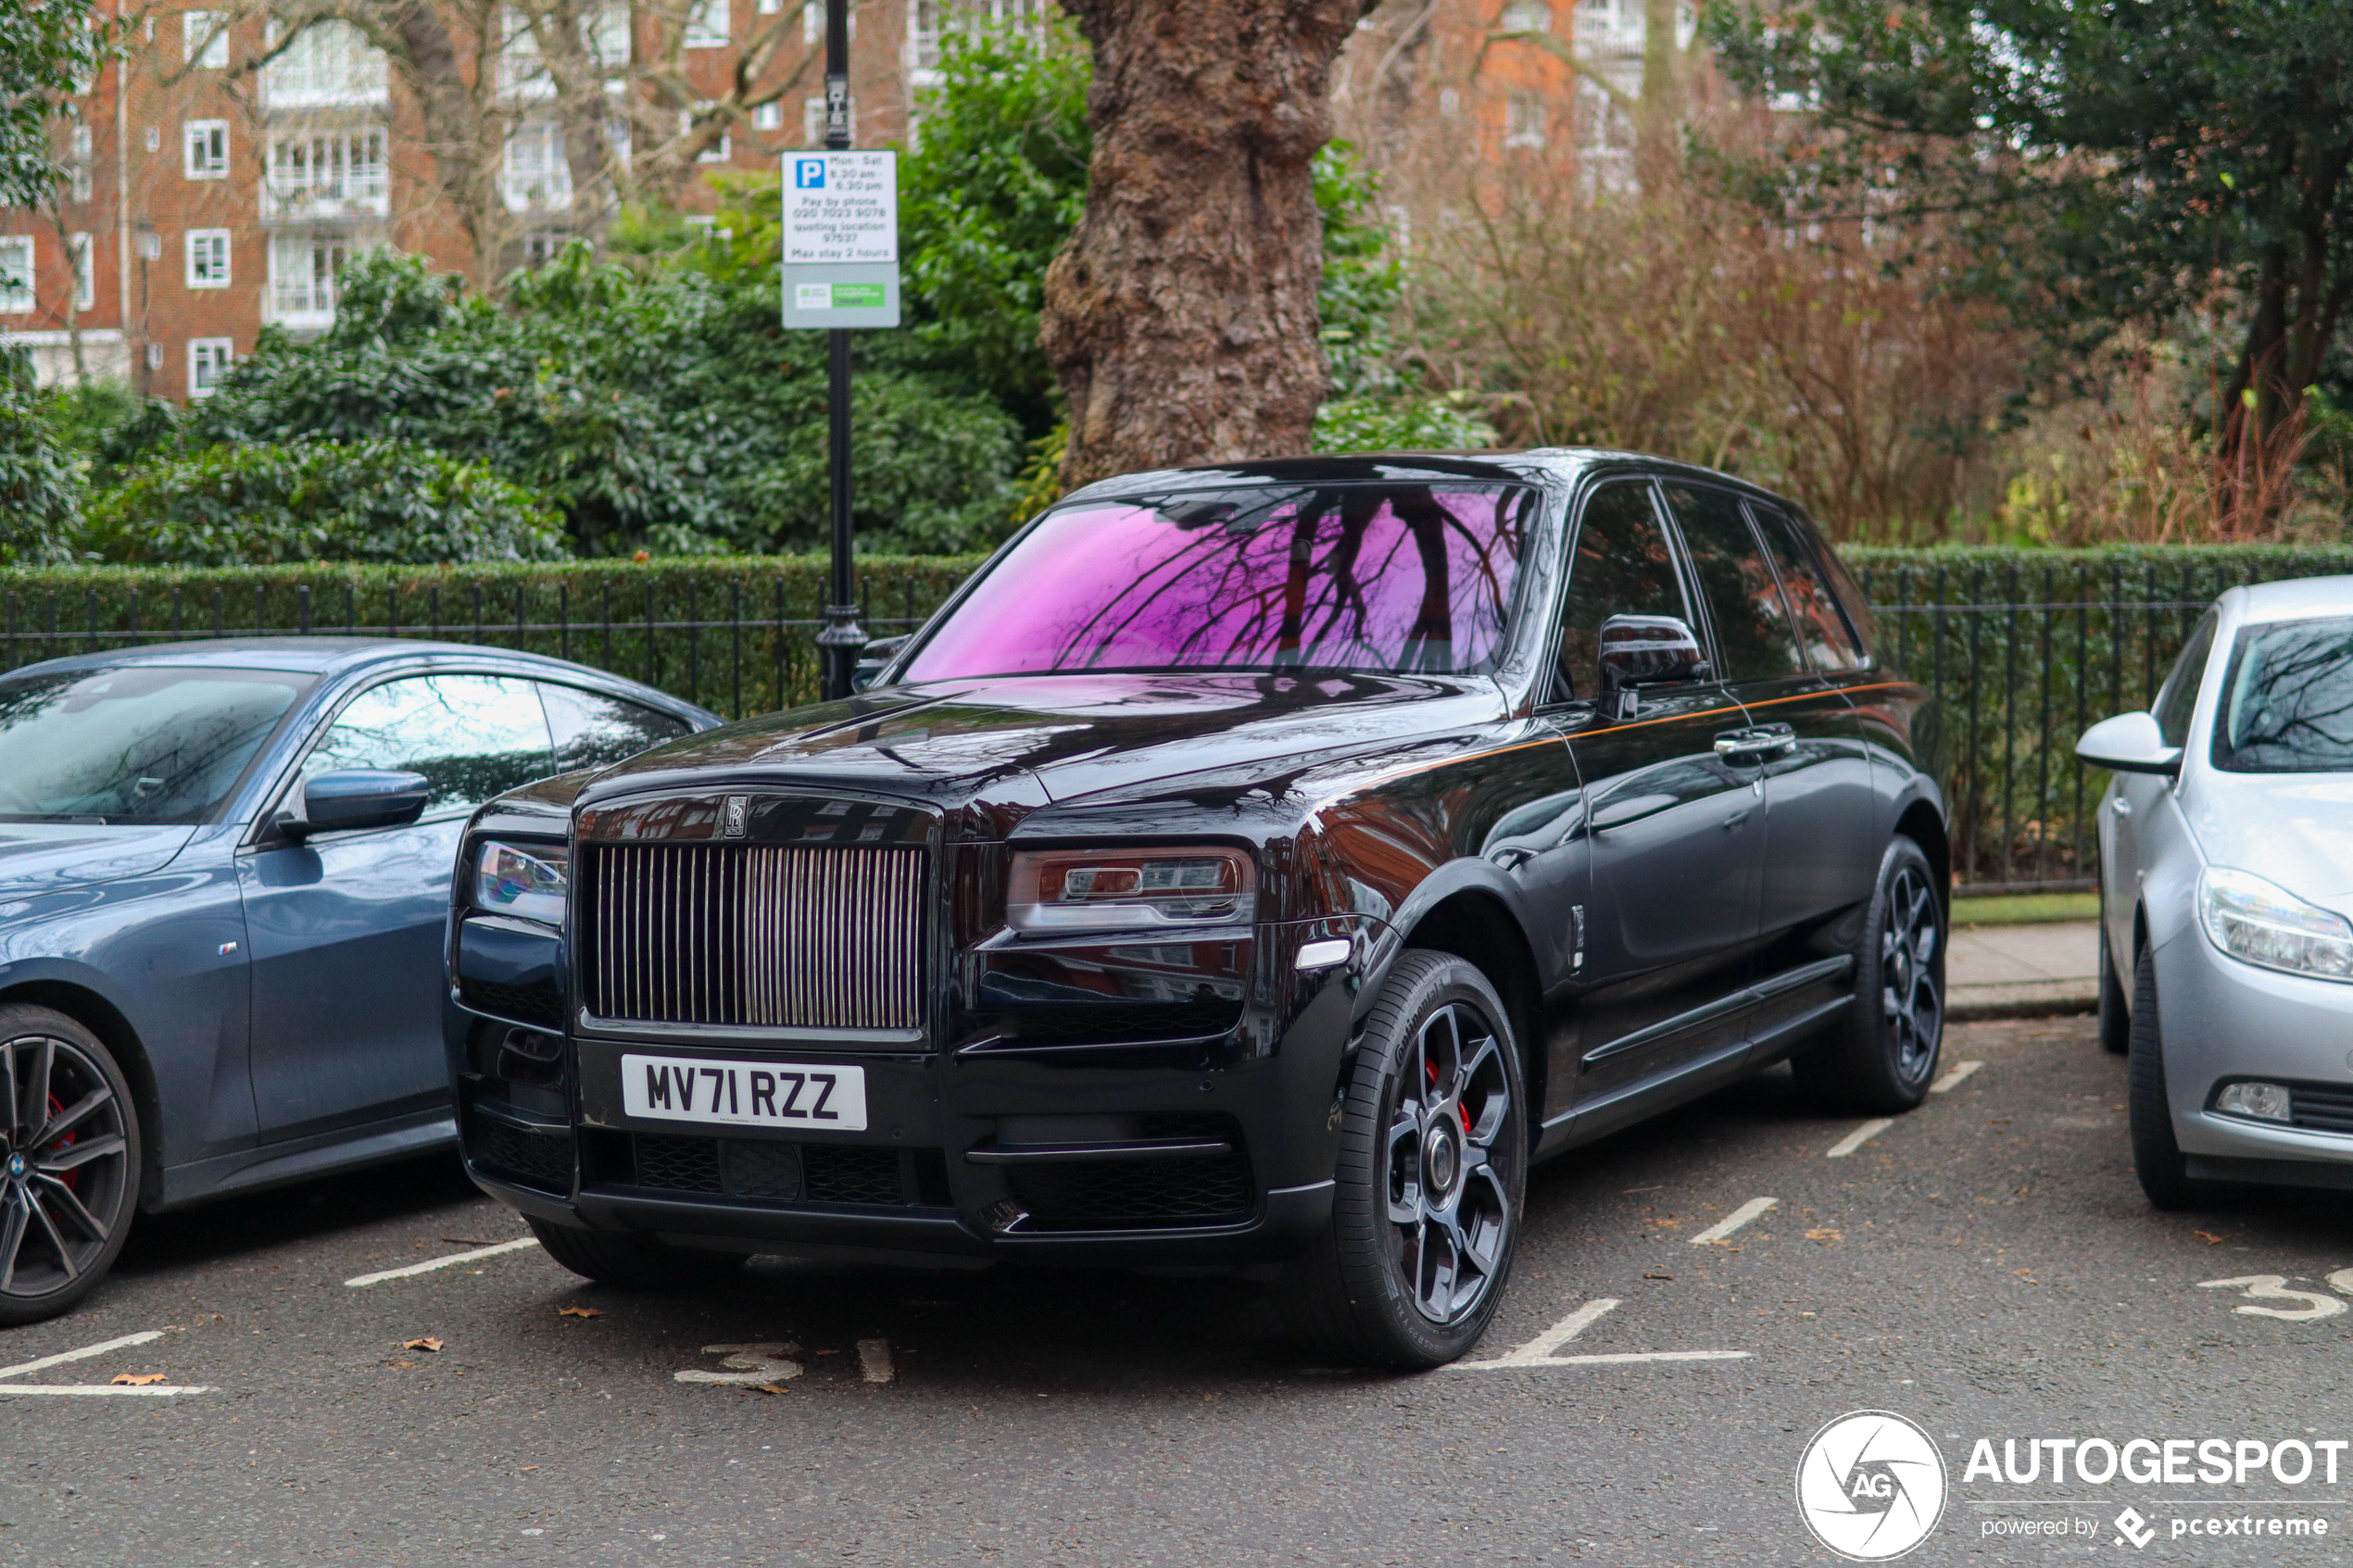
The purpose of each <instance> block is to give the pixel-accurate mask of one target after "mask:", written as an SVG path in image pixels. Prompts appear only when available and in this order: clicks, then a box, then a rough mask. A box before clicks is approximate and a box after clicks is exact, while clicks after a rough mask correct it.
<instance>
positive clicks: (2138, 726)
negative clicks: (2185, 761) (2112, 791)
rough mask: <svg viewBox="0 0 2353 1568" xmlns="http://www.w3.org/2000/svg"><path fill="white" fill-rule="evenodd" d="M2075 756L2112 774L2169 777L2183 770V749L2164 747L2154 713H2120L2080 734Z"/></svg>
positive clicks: (2163, 736) (2162, 736)
mask: <svg viewBox="0 0 2353 1568" xmlns="http://www.w3.org/2000/svg"><path fill="white" fill-rule="evenodd" d="M2075 755H2076V756H2078V757H2080V758H2082V759H2083V760H2084V761H2086V762H2089V763H2090V764H2091V765H2092V766H2093V767H2095V768H2106V769H2107V770H2108V771H2109V772H2111V773H2163V774H2164V775H2166V776H2167V777H2168V778H2171V777H2173V776H2174V775H2176V774H2178V773H2180V772H2181V771H2182V748H2181V747H2180V746H2168V745H2166V744H2165V734H2164V732H2162V731H2160V730H2159V729H2158V727H2157V716H2156V715H2155V714H2153V713H2120V714H2118V715H2117V716H2116V717H2115V718H2113V719H2103V720H2101V721H2099V722H2098V723H2096V724H2095V725H2093V726H2092V727H2091V728H2090V729H2088V730H2086V731H2084V732H2083V738H2082V740H2079V741H2077V742H2076V743H2075Z"/></svg>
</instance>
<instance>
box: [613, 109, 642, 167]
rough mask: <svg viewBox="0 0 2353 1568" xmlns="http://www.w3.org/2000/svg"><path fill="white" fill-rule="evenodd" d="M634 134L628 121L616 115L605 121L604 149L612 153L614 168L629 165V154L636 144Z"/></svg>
mask: <svg viewBox="0 0 2353 1568" xmlns="http://www.w3.org/2000/svg"><path fill="white" fill-rule="evenodd" d="M636 134H637V133H636V132H635V130H633V129H632V128H631V126H630V124H629V122H628V121H627V120H625V119H621V118H620V117H618V116H615V117H614V118H613V119H609V120H607V121H605V150H606V151H607V152H609V153H610V154H611V155H612V166H613V167H614V168H615V169H626V168H628V167H629V156H630V154H631V153H632V152H633V151H634V150H635V146H636Z"/></svg>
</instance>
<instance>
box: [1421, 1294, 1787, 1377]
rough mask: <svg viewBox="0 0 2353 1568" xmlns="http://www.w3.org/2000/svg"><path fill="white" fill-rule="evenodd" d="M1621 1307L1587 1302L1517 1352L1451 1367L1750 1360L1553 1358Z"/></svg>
mask: <svg viewBox="0 0 2353 1568" xmlns="http://www.w3.org/2000/svg"><path fill="white" fill-rule="evenodd" d="M1618 1304H1619V1303H1618V1301H1617V1298H1616V1297H1611V1296H1604V1297H1602V1298H1600V1299H1598V1300H1593V1301H1588V1302H1586V1303H1585V1304H1584V1305H1583V1306H1581V1307H1579V1308H1578V1309H1577V1311H1573V1312H1571V1313H1569V1314H1568V1316H1567V1317H1565V1318H1563V1319H1561V1321H1560V1322H1558V1323H1554V1325H1553V1326H1552V1327H1550V1328H1548V1329H1546V1330H1545V1331H1544V1332H1543V1333H1541V1334H1540V1335H1538V1336H1536V1337H1535V1338H1533V1339H1531V1340H1529V1342H1528V1343H1527V1344H1525V1345H1522V1346H1521V1347H1520V1348H1518V1349H1516V1350H1513V1351H1510V1352H1508V1353H1507V1354H1504V1355H1501V1356H1497V1357H1496V1358H1494V1359H1493V1360H1492V1361H1455V1362H1453V1363H1452V1364H1451V1370H1453V1371H1455V1372H1491V1371H1494V1370H1495V1369H1497V1368H1499V1367H1528V1366H1625V1365H1629V1364H1631V1363H1633V1362H1636V1361H1745V1360H1747V1359H1748V1352H1747V1351H1746V1350H1621V1351H1617V1352H1615V1353H1611V1354H1604V1355H1584V1356H1562V1355H1555V1354H1554V1351H1556V1350H1558V1349H1559V1348H1561V1347H1562V1346H1564V1345H1566V1344H1567V1343H1568V1342H1569V1341H1570V1340H1572V1339H1574V1338H1576V1337H1577V1336H1579V1335H1580V1334H1582V1333H1584V1332H1585V1331H1586V1330H1587V1329H1589V1328H1591V1327H1592V1326H1593V1324H1595V1323H1599V1322H1600V1321H1601V1320H1602V1319H1603V1317H1604V1316H1605V1315H1607V1314H1608V1313H1609V1312H1611V1311H1615V1310H1616V1309H1617V1306H1618Z"/></svg>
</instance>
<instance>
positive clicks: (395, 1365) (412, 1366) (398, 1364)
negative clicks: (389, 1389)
mask: <svg viewBox="0 0 2353 1568" xmlns="http://www.w3.org/2000/svg"><path fill="white" fill-rule="evenodd" d="M384 1365H386V1366H388V1367H390V1368H392V1370H393V1371H395V1372H414V1371H416V1370H417V1363H416V1362H414V1361H386V1362H385V1363H384Z"/></svg>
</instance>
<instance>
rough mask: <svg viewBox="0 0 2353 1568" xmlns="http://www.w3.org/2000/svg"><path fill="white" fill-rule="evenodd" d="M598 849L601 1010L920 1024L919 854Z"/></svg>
mask: <svg viewBox="0 0 2353 1568" xmlns="http://www.w3.org/2000/svg"><path fill="white" fill-rule="evenodd" d="M588 848H589V854H588V855H587V857H586V860H587V864H586V866H585V868H584V869H585V871H586V872H587V873H588V875H587V886H586V888H585V893H586V895H587V897H586V898H585V905H584V909H583V911H582V913H583V929H581V931H580V932H579V937H580V941H581V946H582V950H583V957H584V958H585V959H586V960H587V963H586V965H585V967H586V969H587V971H588V972H587V974H586V975H585V981H586V991H587V997H588V1010H589V1011H590V1012H592V1013H594V1014H595V1015H596V1016H598V1018H603V1019H610V1020H613V1021H615V1022H640V1023H718V1024H739V1025H750V1026H755V1027H757V1026H761V1025H766V1026H770V1027H775V1028H784V1029H914V1028H918V1027H920V1026H921V1023H922V1014H921V1010H920V1002H919V1000H918V998H919V997H920V995H921V992H920V989H919V983H920V980H921V974H920V971H921V969H922V957H921V954H922V931H923V921H922V907H923V884H924V852H923V851H922V850H921V849H897V848H872V849H866V848H861V849H834V848H816V849H806V848H786V847H779V846H773V845H761V844H751V845H744V844H598V845H593V846H589V847H588Z"/></svg>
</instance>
